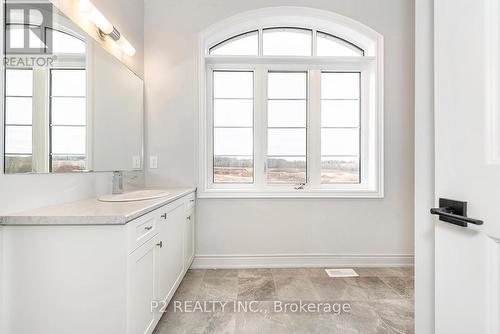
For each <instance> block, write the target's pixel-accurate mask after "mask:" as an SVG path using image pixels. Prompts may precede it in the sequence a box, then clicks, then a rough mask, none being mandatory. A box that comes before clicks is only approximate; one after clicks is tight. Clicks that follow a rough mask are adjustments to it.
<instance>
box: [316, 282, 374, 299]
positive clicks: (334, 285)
mask: <svg viewBox="0 0 500 334" xmlns="http://www.w3.org/2000/svg"><path fill="white" fill-rule="evenodd" d="M311 282H312V285H313V287H314V290H315V292H316V294H317V295H318V296H319V298H320V300H323V301H328V302H336V301H341V300H345V301H354V300H368V293H367V292H366V291H364V290H363V288H361V287H360V286H358V284H354V283H349V282H347V281H346V280H345V279H343V278H329V277H328V278H324V277H311Z"/></svg>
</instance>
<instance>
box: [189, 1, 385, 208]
mask: <svg viewBox="0 0 500 334" xmlns="http://www.w3.org/2000/svg"><path fill="white" fill-rule="evenodd" d="M272 26H275V27H278V26H300V27H304V28H310V29H313V30H320V31H324V32H326V33H330V34H332V35H335V36H338V37H341V38H344V39H346V40H349V41H351V42H353V43H355V44H356V45H358V46H360V47H361V48H363V49H364V50H365V56H364V57H315V56H312V57H275V56H272V57H263V56H259V57H258V58H255V57H246V56H210V55H209V54H208V51H209V48H210V47H211V46H213V45H215V44H217V43H218V42H220V41H222V40H225V39H228V38H230V37H232V36H234V35H238V34H241V33H244V32H247V31H251V30H259V29H261V28H262V27H272ZM256 59H257V61H256ZM224 68H226V69H247V70H248V69H253V70H255V71H256V72H259V71H265V70H267V69H273V70H279V69H286V70H292V69H297V70H312V72H313V73H311V71H310V73H309V75H318V73H319V72H317V71H314V70H323V71H360V69H361V72H362V84H363V85H367V80H369V81H370V82H371V84H370V87H373V89H371V90H368V89H363V90H362V91H363V92H364V93H363V96H362V97H361V101H362V104H368V105H364V109H366V108H367V107H368V109H366V110H369V113H368V114H366V113H363V115H362V119H361V122H362V123H361V127H362V128H364V129H365V130H363V133H365V132H364V131H367V132H366V135H364V136H363V143H362V145H361V147H362V151H361V152H360V155H361V156H362V157H363V156H364V157H367V158H366V159H368V161H369V167H368V169H366V170H364V169H363V168H366V166H364V165H366V164H362V167H361V168H362V170H361V173H362V174H361V175H362V182H361V183H360V184H340V183H339V184H331V185H321V188H313V187H312V186H314V185H309V186H308V187H306V189H304V190H294V189H293V185H286V186H280V185H276V186H275V185H267V186H266V187H258V185H259V184H263V180H259V179H258V177H256V178H255V184H213V183H212V182H211V180H212V177H211V176H210V175H211V173H212V164H211V163H210V161H212V152H211V151H212V147H211V140H210V138H211V137H210V136H211V131H212V129H211V127H210V126H209V125H210V124H211V121H210V120H211V116H210V115H209V113H210V110H209V109H210V108H207V106H208V102H209V101H208V99H210V96H207V91H208V90H209V89H210V87H211V85H212V83H211V80H210V78H211V71H212V70H213V69H224ZM314 72H315V73H314ZM261 77H262V76H259V75H256V76H255V80H254V81H255V82H256V89H255V97H254V98H255V103H258V102H259V101H262V100H263V99H261V98H259V94H263V91H264V88H265V85H266V83H262V82H260V83H259V82H258V81H259V80H260V78H261ZM198 78H199V80H198V81H199V87H198V88H199V133H198V142H199V160H198V162H199V166H198V167H199V168H198V172H199V174H198V196H199V197H200V198H383V197H384V139H383V137H384V117H383V110H384V108H383V107H384V104H383V96H384V92H383V82H384V79H383V37H382V36H381V35H380V34H379V33H377V32H376V31H374V30H373V29H371V28H369V27H367V26H365V25H363V24H361V23H359V22H357V21H354V20H352V19H349V18H347V17H344V16H341V15H338V14H335V13H332V12H328V11H323V10H318V9H311V8H305V7H272V8H265V9H259V10H255V11H250V12H245V13H243V14H240V15H236V16H233V17H230V18H228V19H226V20H224V21H222V22H219V23H217V24H215V25H213V26H211V27H209V28H208V29H206V30H205V31H203V32H202V33H200V35H199V54H198ZM317 80H319V78H318V79H317ZM310 82H313V80H310ZM313 100H314V98H311V96H310V97H309V102H308V103H309V104H311V102H312V101H313ZM312 103H314V102H312ZM255 117H256V120H255V124H258V122H260V121H262V120H259V117H260V116H259V113H257V112H256V113H255ZM314 121H315V120H314V118H312V119H310V120H309V122H314ZM366 129H368V130H366ZM255 130H256V131H257V130H258V128H256V129H255ZM311 132H312V131H309V135H308V141H309V147H311V148H314V147H319V144H320V143H319V142H318V140H319V138H312V136H311V135H310V133H311ZM316 137H318V136H316ZM263 138H264V139H263ZM262 140H265V136H264V134H259V133H256V134H255V137H254V142H255V143H254V145H260V143H259V141H262ZM255 147H257V146H255ZM257 153H258V152H257V151H256V152H255V161H254V169H255V170H257V168H260V167H261V166H260V164H259V162H262V160H263V159H264V158H265V157H263V156H258V155H257ZM262 153H263V152H261V155H262ZM308 154H311V153H310V152H308ZM364 160H365V159H364V158H363V160H362V161H364ZM310 161H311V160H310ZM309 168H315V166H310V167H309ZM316 168H317V166H316ZM258 174H259V173H256V172H255V171H254V175H255V176H257V175H258Z"/></svg>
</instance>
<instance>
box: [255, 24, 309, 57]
mask: <svg viewBox="0 0 500 334" xmlns="http://www.w3.org/2000/svg"><path fill="white" fill-rule="evenodd" d="M311 51H312V31H311V30H306V29H294V28H272V29H264V31H263V53H264V55H265V56H310V55H311V54H312V52H311Z"/></svg>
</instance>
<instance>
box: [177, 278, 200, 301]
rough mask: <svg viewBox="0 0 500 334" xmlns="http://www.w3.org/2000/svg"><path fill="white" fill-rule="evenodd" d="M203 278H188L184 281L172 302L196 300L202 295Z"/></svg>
mask: <svg viewBox="0 0 500 334" xmlns="http://www.w3.org/2000/svg"><path fill="white" fill-rule="evenodd" d="M202 281H203V278H202V277H186V278H184V279H183V280H182V282H181V284H180V285H179V288H178V289H177V291H176V292H175V294H174V297H173V298H172V300H196V299H197V298H199V296H200V293H201V283H202Z"/></svg>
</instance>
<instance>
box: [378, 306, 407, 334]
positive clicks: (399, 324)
mask: <svg viewBox="0 0 500 334" xmlns="http://www.w3.org/2000/svg"><path fill="white" fill-rule="evenodd" d="M371 305H372V307H373V309H374V310H375V312H376V313H377V314H378V315H379V317H380V319H381V321H382V323H383V325H384V327H385V328H386V329H387V330H388V331H389V332H390V333H404V334H413V333H415V328H414V321H415V313H414V306H413V301H411V300H408V299H397V300H380V301H376V302H372V303H371Z"/></svg>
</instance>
